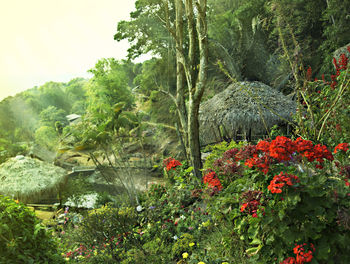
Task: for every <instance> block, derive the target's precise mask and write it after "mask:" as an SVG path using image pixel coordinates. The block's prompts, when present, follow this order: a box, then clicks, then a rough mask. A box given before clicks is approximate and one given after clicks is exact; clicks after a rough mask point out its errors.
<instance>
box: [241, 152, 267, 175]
mask: <svg viewBox="0 0 350 264" xmlns="http://www.w3.org/2000/svg"><path fill="white" fill-rule="evenodd" d="M272 162H273V160H272V158H271V157H270V156H268V155H265V156H262V157H259V156H258V155H254V157H252V158H250V159H248V160H246V162H245V163H244V165H246V166H248V167H249V168H252V167H254V166H255V167H257V168H259V169H261V171H262V172H263V173H265V174H267V173H268V172H269V167H270V164H271V163H272Z"/></svg>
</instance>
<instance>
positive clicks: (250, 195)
mask: <svg viewBox="0 0 350 264" xmlns="http://www.w3.org/2000/svg"><path fill="white" fill-rule="evenodd" d="M261 197H262V192H260V191H247V192H245V193H243V194H242V199H243V200H244V201H245V203H243V204H242V206H241V212H242V213H243V212H245V213H247V214H250V215H251V216H252V217H258V214H257V212H258V210H259V207H260V206H261V202H260V199H261ZM262 210H264V208H262ZM264 214H265V213H264Z"/></svg>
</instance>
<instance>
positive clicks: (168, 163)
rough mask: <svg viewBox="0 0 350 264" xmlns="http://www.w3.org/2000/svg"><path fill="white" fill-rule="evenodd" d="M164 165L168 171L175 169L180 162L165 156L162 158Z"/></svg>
mask: <svg viewBox="0 0 350 264" xmlns="http://www.w3.org/2000/svg"><path fill="white" fill-rule="evenodd" d="M163 164H164V166H166V170H167V171H169V170H171V169H173V170H175V168H176V167H177V166H181V165H182V164H181V162H180V161H178V160H176V159H174V158H167V159H165V160H163Z"/></svg>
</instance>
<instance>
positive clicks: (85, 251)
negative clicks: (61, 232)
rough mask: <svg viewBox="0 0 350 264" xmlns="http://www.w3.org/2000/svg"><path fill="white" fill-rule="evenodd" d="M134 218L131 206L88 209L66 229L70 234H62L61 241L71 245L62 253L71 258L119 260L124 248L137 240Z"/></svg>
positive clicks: (125, 249)
mask: <svg viewBox="0 0 350 264" xmlns="http://www.w3.org/2000/svg"><path fill="white" fill-rule="evenodd" d="M137 222H138V215H137V212H136V210H135V208H133V207H126V206H125V207H119V208H113V207H111V206H109V205H106V206H103V207H101V208H99V209H96V210H91V211H89V213H88V215H87V216H86V217H84V219H83V221H82V222H81V223H80V224H79V227H77V228H74V229H69V230H67V232H71V233H72V234H70V235H69V236H63V237H62V239H63V240H64V239H66V240H65V241H64V242H63V243H65V244H66V245H69V247H70V249H71V250H70V251H68V252H65V253H66V254H65V256H66V257H67V258H69V259H70V260H72V261H74V260H75V261H79V260H82V261H86V262H88V263H102V262H103V263H115V262H116V261H121V260H122V259H124V258H125V255H124V254H125V252H126V251H127V250H129V249H130V248H131V246H132V245H134V246H135V245H136V246H137V245H138V243H139V234H138V233H136V232H135V230H134V228H135V226H136V224H137ZM66 250H67V249H66ZM79 252H82V254H79ZM79 255H82V257H80V256H79Z"/></svg>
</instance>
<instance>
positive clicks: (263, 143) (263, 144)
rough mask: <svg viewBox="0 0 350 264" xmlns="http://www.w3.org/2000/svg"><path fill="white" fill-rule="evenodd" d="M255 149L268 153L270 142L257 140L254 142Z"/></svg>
mask: <svg viewBox="0 0 350 264" xmlns="http://www.w3.org/2000/svg"><path fill="white" fill-rule="evenodd" d="M256 149H257V150H260V151H262V152H265V153H268V152H269V149H270V142H267V141H265V140H261V141H259V143H258V144H256Z"/></svg>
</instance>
